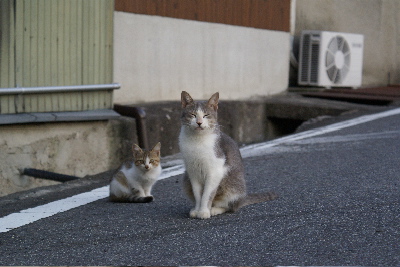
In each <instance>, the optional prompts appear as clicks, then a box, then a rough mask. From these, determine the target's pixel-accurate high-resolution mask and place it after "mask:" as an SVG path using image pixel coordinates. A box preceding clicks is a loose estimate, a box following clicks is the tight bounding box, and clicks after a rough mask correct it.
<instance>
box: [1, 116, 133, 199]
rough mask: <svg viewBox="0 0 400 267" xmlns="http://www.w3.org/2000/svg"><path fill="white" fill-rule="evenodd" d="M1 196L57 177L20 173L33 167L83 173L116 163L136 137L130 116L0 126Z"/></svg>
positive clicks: (109, 167)
mask: <svg viewBox="0 0 400 267" xmlns="http://www.w3.org/2000/svg"><path fill="white" fill-rule="evenodd" d="M0 133H1V134H0V196H2V195H6V194H9V193H13V192H17V191H22V190H26V189H30V188H34V187H38V186H44V185H51V184H55V183H57V182H53V181H48V180H42V179H35V178H32V177H27V176H24V175H20V171H21V170H23V169H24V168H35V169H40V170H46V171H52V172H56V173H61V174H67V175H74V176H78V177H83V176H85V175H89V174H96V173H99V172H103V171H106V170H109V169H111V168H116V167H117V166H118V165H119V164H120V162H121V160H122V159H123V158H126V157H127V156H128V155H129V153H130V151H131V146H132V142H137V139H136V125H135V121H134V120H133V119H128V118H120V119H114V120H110V121H96V122H71V123H43V124H26V125H9V126H6V125H2V126H0Z"/></svg>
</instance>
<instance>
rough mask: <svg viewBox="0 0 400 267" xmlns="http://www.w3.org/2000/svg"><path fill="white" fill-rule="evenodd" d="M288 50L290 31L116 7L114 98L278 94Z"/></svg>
mask: <svg viewBox="0 0 400 267" xmlns="http://www.w3.org/2000/svg"><path fill="white" fill-rule="evenodd" d="M289 51H290V36H289V33H288V32H280V31H270V30H261V29H255V28H247V27H239V26H231V25H224V24H217V23H207V22H198V21H190V20H181V19H173V18H166V17H158V16H147V15H138V14H132V13H125V12H114V81H118V82H119V83H121V85H122V88H121V89H120V90H118V91H116V92H115V102H116V103H122V104H125V103H143V102H154V101H167V100H179V99H180V93H181V91H182V90H186V91H189V92H190V93H191V95H192V96H193V97H195V98H197V99H199V98H204V99H205V98H208V97H209V96H210V95H211V94H212V93H214V92H216V91H219V92H220V96H221V98H223V99H245V98H249V97H251V96H255V95H262V96H267V95H273V94H278V93H280V92H282V91H285V90H286V88H287V85H288V73H289Z"/></svg>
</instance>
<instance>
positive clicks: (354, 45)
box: [299, 31, 363, 87]
mask: <svg viewBox="0 0 400 267" xmlns="http://www.w3.org/2000/svg"><path fill="white" fill-rule="evenodd" d="M362 53H363V36H362V35H359V34H347V33H336V32H326V31H303V32H302V37H301V44H300V64H299V84H301V85H316V86H325V87H331V86H348V87H359V86H360V85H361V78H362Z"/></svg>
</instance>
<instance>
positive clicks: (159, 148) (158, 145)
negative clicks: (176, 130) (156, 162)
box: [151, 142, 161, 156]
mask: <svg viewBox="0 0 400 267" xmlns="http://www.w3.org/2000/svg"><path fill="white" fill-rule="evenodd" d="M151 151H153V152H156V153H157V155H158V156H159V155H160V151H161V143H160V142H158V143H157V144H156V145H155V146H154V147H153V148H152V149H151Z"/></svg>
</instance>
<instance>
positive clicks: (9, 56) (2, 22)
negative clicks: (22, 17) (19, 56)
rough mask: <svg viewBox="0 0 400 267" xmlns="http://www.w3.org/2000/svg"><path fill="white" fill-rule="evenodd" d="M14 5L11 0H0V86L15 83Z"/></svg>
mask: <svg viewBox="0 0 400 267" xmlns="http://www.w3.org/2000/svg"><path fill="white" fill-rule="evenodd" d="M12 21H14V5H13V2H12V1H9V0H0V33H1V34H0V44H1V45H0V87H9V86H11V87H13V86H14V84H15V76H14V74H15V73H14V68H15V58H14V55H15V53H14V40H15V32H14V27H11V25H10V22H12Z"/></svg>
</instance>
